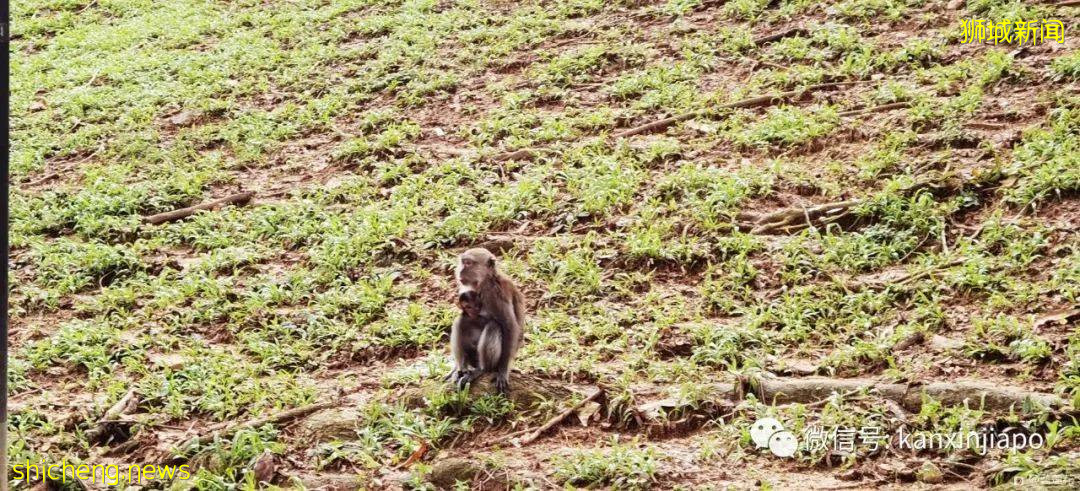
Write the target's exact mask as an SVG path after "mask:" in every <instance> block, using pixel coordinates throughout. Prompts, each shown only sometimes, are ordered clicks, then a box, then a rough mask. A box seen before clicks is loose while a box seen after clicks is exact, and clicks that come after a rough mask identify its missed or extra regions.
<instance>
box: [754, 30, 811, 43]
mask: <svg viewBox="0 0 1080 491" xmlns="http://www.w3.org/2000/svg"><path fill="white" fill-rule="evenodd" d="M806 33H807V30H806V29H805V28H802V27H792V28H791V29H788V30H786V31H780V32H778V33H775V34H769V35H768V36H762V37H759V38H757V39H755V40H754V45H755V46H761V45H763V44H768V43H771V42H773V41H779V40H781V39H784V38H786V37H791V36H802V35H803V34H806Z"/></svg>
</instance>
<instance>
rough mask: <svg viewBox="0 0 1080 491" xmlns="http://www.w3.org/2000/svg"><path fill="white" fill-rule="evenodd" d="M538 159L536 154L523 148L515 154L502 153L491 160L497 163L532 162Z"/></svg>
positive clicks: (514, 152) (515, 151)
mask: <svg viewBox="0 0 1080 491" xmlns="http://www.w3.org/2000/svg"><path fill="white" fill-rule="evenodd" d="M534 158H536V152H535V151H534V150H530V149H528V148H522V149H520V150H514V151H513V152H506V153H500V154H498V155H495V156H493V157H491V160H494V161H496V162H506V161H509V160H532V159H534Z"/></svg>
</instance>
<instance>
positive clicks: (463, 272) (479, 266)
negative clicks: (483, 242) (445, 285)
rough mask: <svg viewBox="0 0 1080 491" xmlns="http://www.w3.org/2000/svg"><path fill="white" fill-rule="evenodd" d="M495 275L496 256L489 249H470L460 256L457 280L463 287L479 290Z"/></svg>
mask: <svg viewBox="0 0 1080 491" xmlns="http://www.w3.org/2000/svg"><path fill="white" fill-rule="evenodd" d="M494 273H495V256H494V255H493V254H492V253H491V252H490V251H488V250H487V249H481V248H475V249H469V250H467V251H465V252H463V253H461V255H460V256H458V265H457V279H458V282H460V283H461V284H462V285H464V286H467V287H470V288H477V287H479V286H480V283H483V282H484V280H486V279H487V278H488V277H491V276H493V275H494Z"/></svg>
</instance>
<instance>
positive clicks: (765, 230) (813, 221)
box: [740, 199, 862, 235]
mask: <svg viewBox="0 0 1080 491" xmlns="http://www.w3.org/2000/svg"><path fill="white" fill-rule="evenodd" d="M859 203H862V200H858V199H853V200H847V201H840V202H836V203H826V204H824V205H818V206H811V207H809V208H805V207H804V208H786V209H783V210H780V211H776V212H773V213H769V214H768V215H765V216H761V217H758V218H757V219H756V220H754V221H753V223H743V224H740V225H741V226H743V227H751V228H750V233H751V234H756V235H763V234H772V233H784V234H789V233H792V232H796V231H799V230H802V229H804V228H807V227H817V226H824V225H827V224H829V223H833V222H836V221H839V220H841V219H843V218H845V217H846V216H848V210H849V209H850V208H851V207H853V206H855V205H858V204H859Z"/></svg>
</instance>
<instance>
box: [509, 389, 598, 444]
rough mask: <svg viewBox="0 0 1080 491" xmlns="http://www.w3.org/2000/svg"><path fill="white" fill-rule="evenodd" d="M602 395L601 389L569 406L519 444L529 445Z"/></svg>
mask: <svg viewBox="0 0 1080 491" xmlns="http://www.w3.org/2000/svg"><path fill="white" fill-rule="evenodd" d="M603 393H604V391H603V390H602V389H596V390H595V391H593V393H592V394H589V396H588V397H586V398H584V399H582V400H581V401H579V402H578V403H577V404H574V405H573V406H570V407H569V408H566V410H565V411H563V412H561V413H559V414H557V415H555V417H554V418H551V419H549V420H548V422H547V423H544V425H543V426H541V427H539V428H537V429H536V430H535V431H533V432H532V433H529V434H527V435H525V436H524V437H523V438H522V439H521V441H520V443H521V444H522V445H527V444H529V443H531V442H532V441H534V440H536V439H537V438H540V435H542V434H543V433H544V432H545V431H547V430H550V429H551V428H552V427H553V426H555V425H557V424H559V423H561V422H562V421H563V420H565V419H566V418H568V417H569V416H570V415H571V414H574V412H575V411H577V410H578V409H579V408H581V406H584V405H585V403H587V402H589V401H593V400H595V399H596V398H598V397H600V396H601V395H602V394H603Z"/></svg>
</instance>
